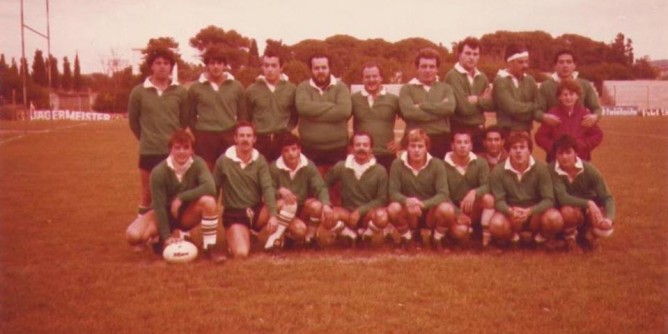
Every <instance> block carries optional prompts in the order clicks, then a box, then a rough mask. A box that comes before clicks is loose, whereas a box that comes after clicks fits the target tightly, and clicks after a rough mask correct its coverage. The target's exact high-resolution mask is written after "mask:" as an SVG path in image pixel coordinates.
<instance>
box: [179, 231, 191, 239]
mask: <svg viewBox="0 0 668 334" xmlns="http://www.w3.org/2000/svg"><path fill="white" fill-rule="evenodd" d="M189 237H190V231H183V230H179V239H181V240H185V238H189Z"/></svg>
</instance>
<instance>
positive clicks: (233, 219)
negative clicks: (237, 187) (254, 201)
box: [223, 206, 261, 230]
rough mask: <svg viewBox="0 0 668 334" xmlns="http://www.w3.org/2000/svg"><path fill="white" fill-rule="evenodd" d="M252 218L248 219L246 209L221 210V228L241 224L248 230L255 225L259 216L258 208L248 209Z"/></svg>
mask: <svg viewBox="0 0 668 334" xmlns="http://www.w3.org/2000/svg"><path fill="white" fill-rule="evenodd" d="M250 209H251V210H252V212H253V216H252V217H249V215H248V211H247V209H245V208H244V209H235V208H225V209H224V210H223V227H225V228H229V227H230V226H232V225H234V224H241V225H244V226H246V227H247V228H248V229H249V230H250V229H252V228H253V227H254V226H256V225H257V224H256V223H257V219H258V218H259V216H260V209H261V207H260V206H256V207H252V208H250Z"/></svg>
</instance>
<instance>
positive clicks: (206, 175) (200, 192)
mask: <svg viewBox="0 0 668 334" xmlns="http://www.w3.org/2000/svg"><path fill="white" fill-rule="evenodd" d="M191 168H196V170H195V172H196V173H197V184H198V186H197V187H195V188H193V189H189V190H186V191H184V192H182V193H180V194H179V195H178V198H180V199H181V200H182V201H185V202H192V201H195V200H197V199H198V198H200V197H202V196H205V195H210V196H215V195H216V182H215V181H214V180H213V175H211V172H209V169H208V168H207V167H206V163H205V162H204V161H199V162H196V163H194V164H193V166H192V167H191Z"/></svg>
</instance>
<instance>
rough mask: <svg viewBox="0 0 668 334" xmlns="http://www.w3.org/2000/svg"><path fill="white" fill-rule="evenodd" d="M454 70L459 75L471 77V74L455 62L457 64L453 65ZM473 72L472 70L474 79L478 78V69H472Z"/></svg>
mask: <svg viewBox="0 0 668 334" xmlns="http://www.w3.org/2000/svg"><path fill="white" fill-rule="evenodd" d="M455 70H457V72H459V73H461V74H466V75H469V76H470V75H471V74H470V73H469V71H467V70H466V69H465V68H464V66H462V65H461V64H459V62H457V64H455ZM473 70H474V72H473V73H474V75H473V77H474V78H475V77H477V76H479V75H480V74H481V73H480V71H479V70H478V68H474V69H473Z"/></svg>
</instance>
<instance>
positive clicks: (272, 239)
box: [264, 222, 288, 249]
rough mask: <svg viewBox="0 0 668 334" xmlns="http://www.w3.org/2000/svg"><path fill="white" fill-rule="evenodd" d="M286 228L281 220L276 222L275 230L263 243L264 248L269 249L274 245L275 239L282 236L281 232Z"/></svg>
mask: <svg viewBox="0 0 668 334" xmlns="http://www.w3.org/2000/svg"><path fill="white" fill-rule="evenodd" d="M287 228H288V225H287V224H283V222H280V223H279V224H278V227H277V228H276V231H275V232H274V233H272V234H271V235H270V236H269V238H267V242H266V243H265V244H264V249H270V248H272V247H274V243H275V242H276V240H278V239H280V238H281V237H282V236H283V233H285V230H286V229H287Z"/></svg>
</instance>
